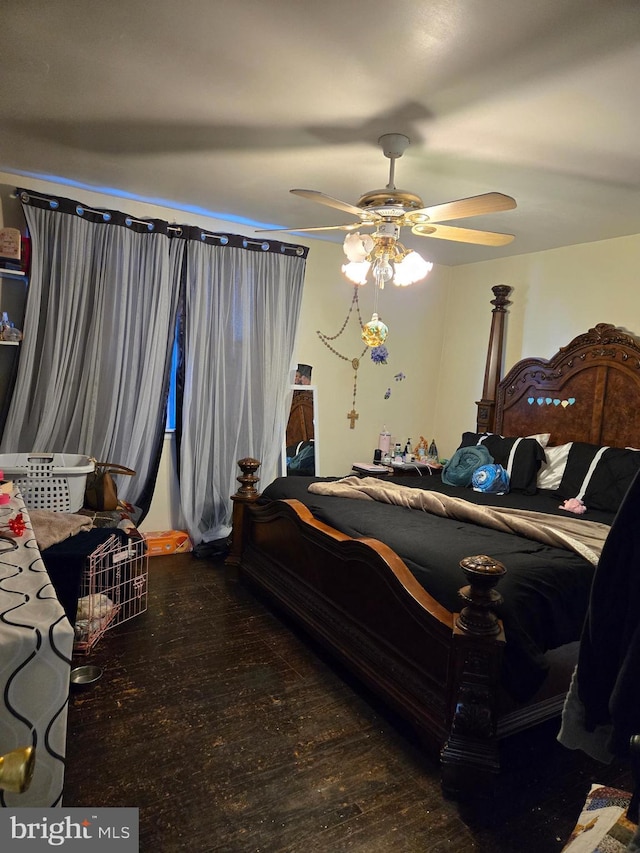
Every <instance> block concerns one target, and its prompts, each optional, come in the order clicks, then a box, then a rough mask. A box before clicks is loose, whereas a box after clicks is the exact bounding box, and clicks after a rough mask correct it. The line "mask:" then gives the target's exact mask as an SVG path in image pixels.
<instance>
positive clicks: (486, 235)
mask: <svg viewBox="0 0 640 853" xmlns="http://www.w3.org/2000/svg"><path fill="white" fill-rule="evenodd" d="M409 143H410V140H409V137H407V136H404V134H401V133H385V134H384V135H383V136H381V137H380V138H379V139H378V144H379V145H380V147H381V148H382V151H383V153H384V155H385V157H388V158H389V159H390V160H391V163H390V167H389V183H388V184H387V186H386V187H385V188H384V189H378V190H371V191H370V192H367V193H365V194H364V195H363V196H361V197H360V198H359V199H358V201H357V202H356V204H355V205H354V204H349V203H348V202H345V201H341V200H340V199H337V198H333V197H332V196H329V195H326V194H325V193H322V192H319V191H318V190H304V189H292V190H290V192H292V193H293V194H294V195H298V196H301V197H302V198H308V199H310V200H311V201H315V202H317V203H318V204H324V205H326V206H327V207H332V208H335V209H337V210H342V211H344V212H345V213H350V214H352V215H353V216H355V217H357V221H356V222H348V223H345V224H341V225H324V226H322V225H320V226H316V227H312V228H279V229H268V230H270V231H273V230H278V231H299V232H303V231H336V230H337V231H355V230H356V229H360V228H363V227H364V228H373V229H374V233H373V235H372V236H373V238H374V239H375V238H382V239H385V238H387V239H390V240H392V241H397V240H398V238H399V235H400V228H403V227H408V228H411V231H412V232H413V234H416V235H418V236H420V237H435V238H437V239H440V240H453V241H455V242H461V243H475V244H477V245H483V246H505V245H506V244H507V243H510V242H511V241H512V240H513V238H514V235H513V234H501V233H497V232H495V231H477V230H474V229H471V228H459V227H457V226H452V225H443V224H442V223H443V222H448V221H450V220H452V219H465V218H467V217H469V216H480V215H482V214H486V213H496V212H499V211H502V210H512V209H513V208H515V207H516V202H515V200H514V199H513V198H511V197H510V196H508V195H503V194H502V193H499V192H490V193H483V194H482V195H476V196H471V197H470V198H464V199H458V200H457V201H449V202H445V203H444V204H436V205H433V206H432V207H425V206H424V202H423V201H422V199H421V198H420V196H418V195H416V194H415V193H411V192H407V191H406V190H399V189H396V186H395V184H394V180H395V162H396V160H397V159H398V158H399V157H402V155H403V154H404V152H405V151H406V149H407V147H408V145H409Z"/></svg>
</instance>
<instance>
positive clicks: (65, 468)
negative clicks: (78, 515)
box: [0, 452, 95, 512]
mask: <svg viewBox="0 0 640 853" xmlns="http://www.w3.org/2000/svg"><path fill="white" fill-rule="evenodd" d="M94 467H95V464H94V460H93V459H91V458H90V457H89V456H81V455H79V454H75V453H35V452H34V453H0V471H2V473H3V475H4V479H5V480H13V482H14V483H15V484H16V486H17V487H18V489H20V494H21V495H22V497H23V498H24V502H25V504H26V506H27V507H28V508H29V509H48V510H52V511H53V512H77V511H78V510H79V509H81V508H82V504H83V503H84V489H85V484H86V481H87V474H90V473H91V472H92V471H93V469H94Z"/></svg>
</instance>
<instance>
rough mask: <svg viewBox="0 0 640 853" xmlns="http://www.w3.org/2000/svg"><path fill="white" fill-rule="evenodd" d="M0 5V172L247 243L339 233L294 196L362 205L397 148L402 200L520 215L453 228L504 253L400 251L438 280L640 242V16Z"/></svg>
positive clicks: (310, 3) (88, 1)
mask: <svg viewBox="0 0 640 853" xmlns="http://www.w3.org/2000/svg"><path fill="white" fill-rule="evenodd" d="M1 10H2V13H1V15H0V79H1V80H2V85H1V86H0V170H3V171H10V172H19V173H21V174H27V175H29V174H31V175H41V176H51V177H55V178H62V179H68V180H73V181H75V182H78V184H80V185H86V186H88V187H92V188H96V189H104V188H110V189H111V190H113V191H114V192H117V194H119V195H122V194H125V195H127V194H130V195H132V196H134V197H138V198H142V199H145V200H149V201H157V202H160V203H165V204H169V205H170V206H172V207H179V208H185V209H186V210H192V209H199V210H202V211H205V212H209V213H211V214H212V215H214V216H217V217H220V218H224V219H229V220H232V221H236V218H238V220H239V221H242V222H244V221H249V222H251V223H255V226H256V228H258V227H261V226H262V227H266V226H271V225H274V226H287V227H289V226H296V225H297V226H298V227H309V226H316V225H331V224H334V225H335V224H339V223H343V222H349V221H352V220H351V217H350V215H349V214H345V213H341V212H340V211H337V210H332V209H331V208H328V207H323V206H321V205H318V204H314V203H313V202H311V201H309V200H306V199H302V198H299V197H296V196H293V195H291V194H290V193H289V189H290V188H291V187H303V188H307V189H316V190H320V191H322V192H324V193H326V194H328V195H331V196H334V197H337V198H339V199H342V200H344V201H347V202H350V203H353V204H355V202H356V201H357V199H358V198H359V196H360V195H362V194H363V193H364V192H366V191H368V190H371V189H376V188H379V187H383V186H385V185H386V183H387V180H388V171H389V160H388V159H386V158H385V157H384V155H383V154H382V152H381V150H380V148H379V147H378V145H377V139H378V137H379V136H380V135H381V134H383V133H389V132H399V133H404V134H406V135H407V136H409V137H410V139H411V146H410V147H409V149H408V151H407V152H406V153H405V155H404V156H403V157H402V159H400V160H399V161H398V163H397V165H396V181H395V183H396V185H397V186H398V187H399V188H401V189H405V190H409V191H411V192H414V193H417V194H418V195H420V196H421V197H422V199H423V201H424V204H425V205H434V204H438V203H441V202H445V201H450V200H452V199H458V198H465V197H468V196H472V195H477V194H479V193H483V192H489V191H493V190H496V191H499V192H503V193H506V194H508V195H512V196H513V197H514V198H515V199H516V201H517V204H518V207H517V209H516V210H514V211H507V212H503V213H497V214H493V215H486V216H479V217H476V218H474V219H472V220H469V219H466V220H464V221H462V222H460V223H459V224H460V225H461V226H463V227H464V226H466V227H471V228H480V229H485V230H495V231H507V232H510V233H513V234H515V235H516V239H515V240H514V241H513V243H511V244H510V245H508V246H506V247H502V248H487V247H482V246H470V245H463V244H458V243H452V242H449V241H444V240H435V239H429V238H411V239H407V240H406V242H407V243H408V244H412V245H419V247H420V251H421V252H422V254H424V255H425V256H426V257H428V258H430V259H431V260H433V261H435V262H436V263H441V264H459V263H470V262H475V261H479V260H485V259H491V258H496V257H503V256H507V255H514V254H521V253H523V252H535V251H540V250H543V249H548V248H552V247H557V246H562V245H570V244H574V243H582V242H590V241H593V240H602V239H607V238H611V237H616V236H621V235H626V234H637V233H640V86H639V82H640V2H638V0H393V2H391V0H387V2H382V1H381V0H297V2H296V0H180V2H176V0H109V2H104V0H100V2H97V1H96V0H55V2H51V0H2V4H1ZM24 183H25V184H26V185H27V186H28V182H27V181H25V182H24ZM68 194H69V195H70V196H71V197H78V196H80V197H81V189H79V188H78V187H77V186H76V185H73V188H72V189H70V191H69V193H68ZM114 206H120V207H122V204H120V205H117V204H114ZM177 219H178V221H183V222H189V215H188V213H184V214H182V215H181V216H180V215H178V216H177ZM450 224H456V223H455V222H454V223H450ZM277 236H278V237H279V238H281V239H284V240H290V239H291V240H294V239H295V238H294V237H290V236H289V235H288V234H280V235H277ZM343 236H344V234H342V233H341V232H327V234H326V237H327V239H335V240H341V239H342V237H343ZM405 236H406V235H405V234H403V238H404V237H405ZM416 241H417V243H416Z"/></svg>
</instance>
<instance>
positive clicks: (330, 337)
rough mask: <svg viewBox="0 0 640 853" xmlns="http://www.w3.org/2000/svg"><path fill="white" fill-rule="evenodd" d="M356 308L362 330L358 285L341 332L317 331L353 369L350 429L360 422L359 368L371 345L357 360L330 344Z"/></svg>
mask: <svg viewBox="0 0 640 853" xmlns="http://www.w3.org/2000/svg"><path fill="white" fill-rule="evenodd" d="M354 306H355V308H356V312H357V315H358V322H359V324H360V328H361V329H363V328H364V324H363V322H362V317H361V316H360V304H359V302H358V285H356V286H355V287H354V289H353V299H352V300H351V305H350V306H349V310H348V311H347V316H346V317H345V318H344V323H343V324H342V326H341V327H340V329H339V331H338V332H336V334H335V335H325V334H324V332H320V331H316V334H317V335H318V337H319V338H320V340H321V341H322V343H323V344H324V345H325V346H326V347H327V349H329V350H331V352H332V353H333V354H334V355H337V356H338V358H340V359H342V361H350V362H351V367H352V368H353V400H352V403H351V411H350V412H349V414H348V415H347V420H349V421H350V424H349V429H355V426H356V421H357V420H358V417H359V415H358V413H357V412H356V395H357V393H358V368H359V367H360V359H361V358H362V357H363V356H364V354H365V353H366V351H367V350H368V349H369V344H367V345H366V346H365V348H364V349H363V350H362V352H361V353H360V355H359V356H357V357H356V358H349V356H347V355H343V354H342V353H340V352H338V350H337V349H336V348H335V347H334V346H333V345H332V344H331V343H330V341H335V340H336V339H337V338H339V337H340V335H341V334H342V333H343V332H344V330H345V329H346V327H347V323H348V322H349V318H350V317H351V313H352V311H353V308H354Z"/></svg>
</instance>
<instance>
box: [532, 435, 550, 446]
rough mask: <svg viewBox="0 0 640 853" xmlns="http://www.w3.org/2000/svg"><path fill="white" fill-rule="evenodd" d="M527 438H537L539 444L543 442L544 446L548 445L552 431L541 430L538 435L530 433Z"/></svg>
mask: <svg viewBox="0 0 640 853" xmlns="http://www.w3.org/2000/svg"><path fill="white" fill-rule="evenodd" d="M527 438H535V440H536V441H537V442H538V444H541V445H542V446H543V447H546V446H547V444H549V439H550V438H551V433H550V432H539V433H536V435H528V436H527Z"/></svg>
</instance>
